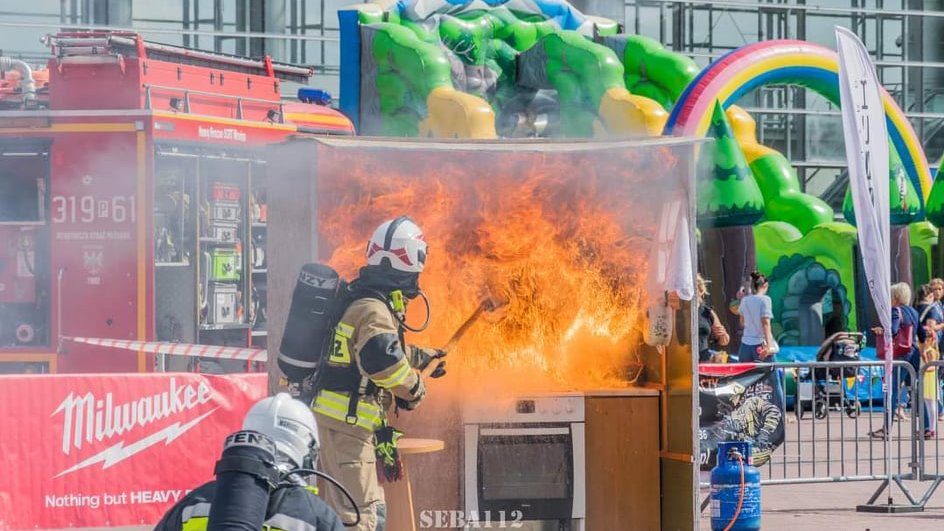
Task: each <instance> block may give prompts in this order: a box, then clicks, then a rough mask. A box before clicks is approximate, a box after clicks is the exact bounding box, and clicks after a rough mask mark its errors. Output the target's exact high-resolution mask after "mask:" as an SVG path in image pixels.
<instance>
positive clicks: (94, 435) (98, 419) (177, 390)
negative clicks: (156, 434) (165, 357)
mask: <svg viewBox="0 0 944 531" xmlns="http://www.w3.org/2000/svg"><path fill="white" fill-rule="evenodd" d="M212 392H213V390H212V389H211V388H210V386H209V385H208V384H207V383H206V382H200V383H199V384H197V385H181V386H178V385H177V380H176V379H175V378H171V379H170V385H169V388H168V389H167V390H166V391H162V392H160V393H158V394H155V395H151V396H144V397H141V398H139V399H137V400H133V401H130V402H126V403H120V404H115V403H114V399H113V398H112V393H106V394H105V396H104V397H98V396H95V395H94V394H92V393H91V392H88V393H86V394H84V395H77V394H75V393H69V395H68V396H67V397H66V398H65V400H63V401H62V403H61V404H59V407H58V408H56V411H55V412H54V413H53V415H56V414H59V413H62V414H63V430H62V452H63V453H64V454H66V455H69V453H70V452H71V451H72V449H75V450H79V449H81V448H82V445H83V444H84V443H88V444H93V443H96V442H102V441H104V440H107V439H110V438H112V437H115V436H118V435H121V434H123V433H127V432H129V431H131V430H132V429H134V428H135V427H136V426H138V427H145V426H147V425H149V424H152V423H154V422H156V421H159V420H161V419H165V418H168V417H170V416H172V415H175V414H177V413H183V412H185V411H189V410H192V409H194V408H196V407H198V406H200V405H201V404H206V403H208V402H210V399H211V396H212Z"/></svg>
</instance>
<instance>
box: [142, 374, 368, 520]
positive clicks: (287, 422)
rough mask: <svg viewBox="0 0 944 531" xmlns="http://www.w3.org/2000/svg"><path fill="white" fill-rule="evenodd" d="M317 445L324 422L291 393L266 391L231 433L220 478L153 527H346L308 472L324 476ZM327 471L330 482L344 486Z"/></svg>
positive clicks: (220, 464) (219, 464)
mask: <svg viewBox="0 0 944 531" xmlns="http://www.w3.org/2000/svg"><path fill="white" fill-rule="evenodd" d="M317 452H318V428H317V426H316V421H315V417H314V415H313V414H312V412H311V411H310V410H309V409H308V407H307V406H306V405H305V404H304V403H302V402H300V401H298V400H295V399H294V398H292V397H291V396H289V395H288V394H287V393H279V394H277V395H275V396H273V397H269V398H265V399H263V400H261V401H259V402H258V403H256V404H255V405H254V406H253V407H252V408H251V409H250V410H249V412H248V413H247V414H246V417H245V419H244V421H243V429H242V430H241V431H237V432H235V433H233V434H231V435H230V436H228V437H227V438H226V441H225V442H224V445H223V454H222V456H221V458H220V460H219V461H218V462H217V463H216V470H215V472H216V478H217V479H216V481H211V482H209V483H206V484H204V485H202V486H200V487H198V488H197V489H195V490H193V491H191V492H190V493H189V494H187V495H186V496H184V497H183V498H182V499H181V500H180V501H179V502H177V504H176V505H174V506H173V507H171V509H170V510H169V511H168V512H167V513H166V514H165V515H164V517H163V518H162V519H161V521H160V522H159V523H158V524H157V526H156V527H155V528H154V529H155V530H157V531H205V530H211V531H222V530H228V531H232V530H240V531H259V530H261V529H263V528H265V529H271V530H282V531H342V530H343V529H344V526H343V525H342V522H341V520H340V519H339V518H338V515H337V514H336V513H335V512H334V511H333V510H332V509H331V508H330V507H328V505H327V504H326V503H325V502H324V500H322V499H321V498H319V497H318V496H317V495H316V494H315V490H316V489H314V488H313V487H309V486H308V485H307V483H306V482H305V479H304V478H305V476H307V475H310V474H317V475H319V476H321V477H325V475H324V474H322V473H320V472H317V471H315V470H314V469H313V464H312V463H314V461H315V459H316V457H317ZM325 479H327V480H328V482H330V483H332V485H328V486H327V487H328V489H329V490H333V489H335V488H340V486H338V484H337V481H334V480H333V479H332V478H329V477H325ZM354 518H356V515H355V517H354ZM354 518H352V520H353V519H354Z"/></svg>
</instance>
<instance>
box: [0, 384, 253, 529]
mask: <svg viewBox="0 0 944 531" xmlns="http://www.w3.org/2000/svg"><path fill="white" fill-rule="evenodd" d="M266 386H267V379H266V375H265V374H264V373H263V374H240V375H226V376H210V375H201V374H190V373H180V374H108V375H100V374H98V375H37V376H0V456H3V460H4V462H5V463H7V465H6V467H5V468H4V473H3V474H0V529H35V528H39V529H56V528H66V527H111V526H126V525H153V524H155V523H157V521H158V520H159V519H160V517H161V515H163V513H164V511H165V510H167V509H168V508H169V507H170V506H171V505H173V504H174V503H175V502H176V501H177V500H178V499H180V498H181V497H182V496H183V495H184V494H186V493H187V492H188V491H189V490H191V489H193V488H195V487H197V486H199V485H200V484H202V483H204V482H206V481H209V480H210V479H212V477H213V466H214V464H215V462H216V460H217V459H218V458H219V454H220V451H221V449H222V444H223V439H224V438H225V437H226V436H227V435H228V434H230V433H232V432H233V431H236V430H238V429H239V427H240V425H241V424H242V417H243V415H244V414H245V413H246V411H247V410H248V409H249V407H250V406H251V405H252V404H253V403H254V402H256V401H257V400H259V399H261V398H262V397H264V396H265V394H266Z"/></svg>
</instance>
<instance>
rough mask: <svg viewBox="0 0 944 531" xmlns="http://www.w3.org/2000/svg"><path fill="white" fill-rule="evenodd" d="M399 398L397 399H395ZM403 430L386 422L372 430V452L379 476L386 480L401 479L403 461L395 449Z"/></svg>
mask: <svg viewBox="0 0 944 531" xmlns="http://www.w3.org/2000/svg"><path fill="white" fill-rule="evenodd" d="M397 400H399V399H397ZM402 436H403V432H401V431H400V430H398V429H396V428H394V427H392V426H387V425H386V424H385V425H384V426H382V427H381V428H380V429H378V430H377V431H375V432H374V453H375V454H376V455H377V467H378V468H379V470H378V472H379V475H380V477H382V478H384V480H386V481H388V482H393V481H399V480H401V479H403V462H402V461H400V452H399V451H397V440H398V439H399V438H400V437H402Z"/></svg>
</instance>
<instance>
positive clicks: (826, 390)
mask: <svg viewBox="0 0 944 531" xmlns="http://www.w3.org/2000/svg"><path fill="white" fill-rule="evenodd" d="M864 344H865V336H863V335H862V334H860V333H858V332H838V333H835V334H833V335H831V336H829V337H828V338H826V341H824V342H823V344H822V345H821V346H820V347H819V350H818V351H817V352H816V361H819V362H826V363H836V362H844V361H859V352H861V350H862V347H863V345H864ZM857 372H858V368H856V367H828V368H827V367H817V368H815V369H813V370H812V377H811V378H812V381H813V416H814V417H816V418H817V419H822V418H825V417H826V415H827V414H828V412H829V409H830V408H832V407H839V408H841V409H843V410H845V412H846V415H848V416H849V418H855V417H857V416H859V413H860V412H861V411H862V406H861V405H860V404H859V400H858V398H857V397H856V396H855V393H854V392H851V391H848V390H847V389H846V388H845V386H844V385H843V381H844V380H845V379H846V378H848V377H854V376H855V375H856V374H857Z"/></svg>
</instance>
